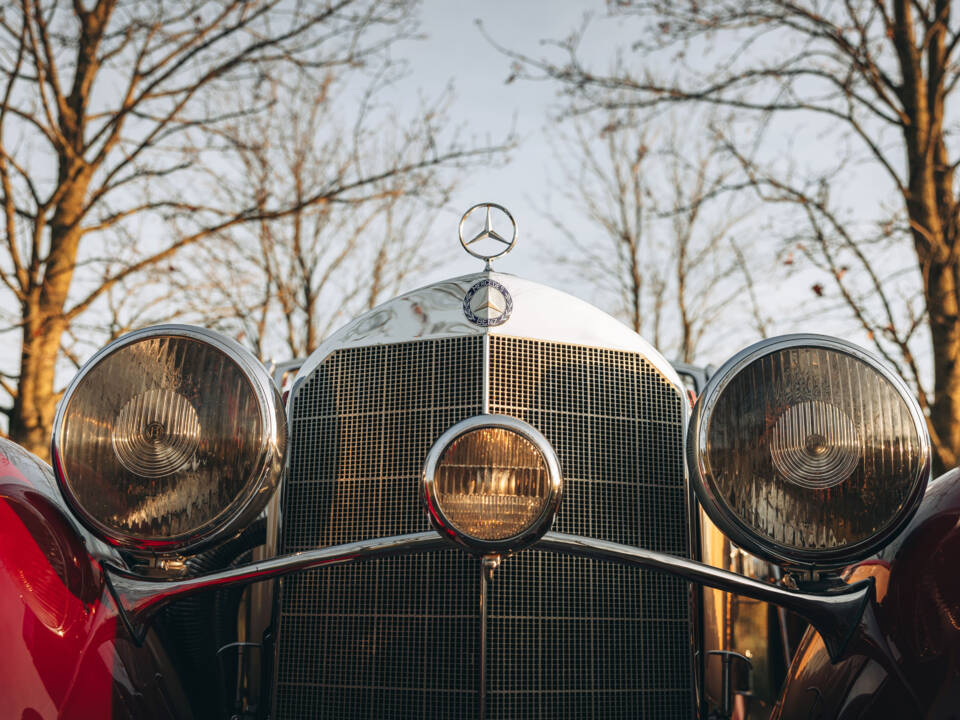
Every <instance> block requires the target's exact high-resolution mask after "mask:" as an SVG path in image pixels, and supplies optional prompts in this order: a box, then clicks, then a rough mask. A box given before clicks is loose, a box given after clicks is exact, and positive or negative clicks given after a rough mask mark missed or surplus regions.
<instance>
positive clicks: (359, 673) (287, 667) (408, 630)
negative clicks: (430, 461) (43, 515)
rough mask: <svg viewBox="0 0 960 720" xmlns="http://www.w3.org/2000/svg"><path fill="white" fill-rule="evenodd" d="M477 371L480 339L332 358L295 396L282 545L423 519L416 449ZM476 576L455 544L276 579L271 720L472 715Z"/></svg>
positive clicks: (381, 530)
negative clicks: (276, 629)
mask: <svg viewBox="0 0 960 720" xmlns="http://www.w3.org/2000/svg"><path fill="white" fill-rule="evenodd" d="M482 372H483V346H482V338H480V337H479V336H474V337H465V338H451V339H449V340H442V341H426V342H417V343H403V344H398V345H385V346H375V347H369V348H357V349H349V350H342V351H338V352H336V353H334V354H333V355H331V356H330V357H329V358H328V359H327V360H326V361H325V362H324V363H323V365H321V366H320V367H319V368H318V369H317V371H316V372H315V373H314V374H313V375H312V376H311V377H310V379H309V380H307V382H306V383H305V384H304V385H303V387H301V388H300V390H299V391H298V393H297V395H296V400H295V403H296V404H295V405H294V407H293V414H292V425H291V457H290V469H289V473H288V477H287V484H286V488H285V492H286V495H285V497H284V501H283V503H284V515H283V528H282V531H281V543H280V545H281V547H280V550H281V552H296V551H298V550H306V549H310V548H315V547H323V546H327V545H335V544H338V543H346V542H353V541H355V540H362V539H365V538H374V537H383V536H388V535H398V534H401V533H409V532H418V531H422V530H427V529H428V528H429V523H428V521H427V519H426V516H425V515H424V512H423V510H422V509H421V508H420V501H419V491H420V487H419V480H420V472H421V470H422V468H423V459H424V457H426V454H427V451H428V450H429V449H430V446H431V445H432V444H433V442H434V440H435V439H436V438H437V437H438V436H439V435H440V434H441V433H443V431H444V430H446V429H447V428H449V427H450V426H451V425H453V424H455V423H456V422H458V421H460V420H462V419H464V418H467V417H470V416H472V415H476V414H477V413H479V412H480V410H481V393H482V388H483V378H482ZM440 578H442V581H439V579H440ZM478 578H479V569H478V565H477V561H476V560H473V559H472V558H469V557H468V556H467V555H466V554H465V553H462V552H460V551H459V550H455V549H451V550H447V551H443V552H440V553H435V554H432V555H418V556H411V557H404V558H396V559H389V560H379V561H374V562H370V563H364V564H361V565H350V566H340V567H336V568H330V569H325V570H318V571H313V572H308V573H303V574H299V575H294V576H292V577H289V578H287V579H286V580H284V582H283V585H282V590H281V598H282V599H281V616H280V629H279V633H280V635H279V653H278V667H277V675H276V677H277V685H276V692H277V699H276V703H277V704H276V707H277V717H279V718H298V719H299V718H308V717H309V718H364V717H367V718H417V717H451V718H457V717H462V718H468V717H473V716H474V715H475V713H476V707H477V702H478V701H477V688H478V684H477V677H478V676H477V672H476V665H477V661H478V658H479V622H480V621H479V612H478V606H477V597H478V591H479V579H478Z"/></svg>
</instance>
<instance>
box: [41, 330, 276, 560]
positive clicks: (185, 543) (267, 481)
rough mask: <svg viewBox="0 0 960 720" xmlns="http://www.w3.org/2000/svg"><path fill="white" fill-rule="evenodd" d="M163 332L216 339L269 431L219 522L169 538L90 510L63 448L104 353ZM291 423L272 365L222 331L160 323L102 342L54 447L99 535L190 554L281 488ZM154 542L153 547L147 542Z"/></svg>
mask: <svg viewBox="0 0 960 720" xmlns="http://www.w3.org/2000/svg"><path fill="white" fill-rule="evenodd" d="M157 337H183V338H189V339H192V340H196V341H198V342H201V343H206V344H208V345H212V346H213V347H215V348H216V349H217V350H219V351H220V352H222V353H223V354H224V355H226V356H227V358H229V359H230V360H231V361H233V362H234V363H235V364H236V365H237V366H238V367H239V368H240V370H241V372H242V373H243V375H244V377H246V379H247V381H248V382H249V383H250V386H251V388H253V392H254V395H256V398H257V404H258V405H259V408H260V420H261V423H262V428H263V436H262V438H261V444H260V448H259V459H258V462H257V465H256V467H255V470H254V472H253V473H252V474H251V476H250V478H249V479H248V480H247V483H246V484H245V486H244V491H243V493H241V494H240V495H239V496H238V497H237V498H235V499H234V501H233V503H232V504H231V506H230V507H229V508H228V510H229V512H228V513H227V514H226V515H225V516H222V517H220V518H219V519H218V520H216V522H210V523H207V525H205V526H204V527H203V528H201V529H200V530H198V531H197V532H194V533H191V534H184V535H177V536H173V537H170V538H167V539H164V540H156V539H153V538H150V539H147V538H142V537H138V536H136V535H133V534H131V533H121V532H117V531H116V530H115V529H113V528H108V527H106V526H105V525H102V524H101V523H100V522H99V521H98V520H97V519H96V518H95V517H93V515H91V514H90V513H88V512H87V511H86V510H85V509H84V508H83V506H82V505H81V504H80V502H79V501H78V500H77V499H76V498H75V497H74V496H73V493H72V492H71V490H70V487H69V483H68V482H67V478H66V477H65V473H66V470H65V469H64V466H63V462H62V461H61V457H62V456H61V452H60V448H61V445H62V439H63V430H64V427H63V420H64V417H65V415H66V411H67V407H68V406H69V404H70V399H71V397H72V396H73V393H74V392H75V391H76V389H77V388H78V387H79V386H80V384H81V382H82V381H83V378H84V377H86V375H87V374H88V373H89V372H90V371H91V370H92V369H93V368H94V367H96V366H97V365H98V364H99V363H100V362H101V361H102V360H103V359H104V358H106V357H107V356H108V355H111V354H113V353H114V352H116V351H118V350H121V349H122V348H124V347H126V346H128V345H131V344H133V343H136V342H140V341H142V340H147V339H150V338H157ZM285 438H286V427H285V418H284V415H283V410H282V401H281V400H280V395H279V393H278V392H277V389H276V386H275V385H274V383H273V379H272V378H271V377H270V374H269V373H268V372H267V370H266V368H264V366H263V365H262V364H261V363H260V362H259V361H258V360H257V359H256V358H255V357H254V356H253V355H252V354H251V353H250V351H249V350H247V349H246V348H244V347H243V346H242V345H240V344H239V343H237V342H235V341H233V340H231V339H230V338H227V337H225V336H223V335H221V334H220V333H217V332H214V331H213V330H207V329H206V328H200V327H194V326H192V325H179V324H166V325H154V326H152V327H148V328H143V329H142V330H134V331H133V332H130V333H127V334H126V335H123V336H121V337H119V338H117V339H116V340H114V341H113V342H111V343H109V344H108V345H106V346H105V347H103V348H101V349H100V350H99V351H98V352H97V353H96V354H95V355H94V356H93V357H92V358H90V360H88V361H87V362H86V363H85V364H84V365H83V367H82V368H80V371H79V372H78V373H77V375H76V376H75V377H74V378H73V380H72V381H71V382H70V384H69V385H68V386H67V389H66V391H65V392H64V394H63V398H61V400H60V403H59V405H58V406H57V414H56V416H55V418H54V421H53V437H52V440H51V450H52V457H53V466H54V470H55V472H56V476H57V485H58V487H59V488H60V493H61V495H62V496H63V498H64V500H65V502H66V503H67V505H68V506H69V508H70V510H71V511H72V512H73V514H74V515H75V516H76V517H77V519H78V520H79V521H80V522H81V523H83V525H84V526H86V527H87V528H88V529H89V530H90V531H91V532H92V533H94V535H96V536H97V537H99V538H102V539H104V540H106V541H107V542H109V543H110V544H111V545H114V546H116V547H119V548H122V549H123V550H126V551H128V552H130V553H133V554H141V555H167V554H179V555H188V554H193V553H195V552H197V551H198V550H200V549H202V548H203V547H204V546H209V545H211V544H213V543H216V542H218V541H220V540H223V539H225V538H226V537H227V536H229V535H231V534H233V533H236V532H239V531H241V530H243V528H245V527H246V526H247V525H249V524H250V523H251V522H252V521H253V520H254V518H256V516H257V515H258V514H259V513H260V511H261V510H263V507H264V505H266V503H267V502H268V501H269V500H270V497H271V495H272V494H273V492H274V490H275V489H276V486H277V482H278V479H279V477H280V472H281V469H282V466H283V461H284V456H285V452H286V445H285ZM147 543H149V547H147Z"/></svg>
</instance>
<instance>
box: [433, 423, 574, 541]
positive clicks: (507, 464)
mask: <svg viewBox="0 0 960 720" xmlns="http://www.w3.org/2000/svg"><path fill="white" fill-rule="evenodd" d="M562 489H563V480H562V477H561V475H560V463H559V461H558V460H557V455H556V453H555V452H554V451H553V448H552V447H551V446H550V443H549V442H548V441H547V439H546V438H545V437H544V436H543V435H541V434H540V433H539V432H538V431H537V430H536V429H535V428H533V427H532V426H530V425H528V424H527V423H525V422H523V421H521V420H517V419H516V418H512V417H508V416H506V415H478V416H476V417H472V418H468V419H467V420H464V421H462V422H460V423H458V424H456V425H454V426H453V427H452V428H450V429H449V430H447V431H446V432H445V433H444V434H443V435H441V436H440V438H439V439H438V440H437V441H436V443H434V445H433V447H432V448H431V449H430V452H429V453H428V455H427V460H426V463H425V465H424V470H423V500H424V504H425V505H426V509H427V514H428V515H429V516H430V520H431V522H432V523H433V526H434V528H436V530H437V531H438V532H440V533H441V534H442V535H444V536H445V537H448V538H450V539H451V540H453V541H454V542H456V543H457V544H459V545H461V546H463V547H465V548H467V549H468V550H470V551H472V552H476V553H480V554H483V553H503V552H510V551H514V550H520V549H522V548H524V547H526V546H528V545H530V544H531V543H533V542H535V541H536V540H538V539H540V538H541V537H542V536H543V534H544V533H545V532H546V531H547V530H548V529H549V528H550V525H551V524H552V523H553V518H554V516H555V515H556V513H557V508H558V507H559V505H560V497H561V493H562Z"/></svg>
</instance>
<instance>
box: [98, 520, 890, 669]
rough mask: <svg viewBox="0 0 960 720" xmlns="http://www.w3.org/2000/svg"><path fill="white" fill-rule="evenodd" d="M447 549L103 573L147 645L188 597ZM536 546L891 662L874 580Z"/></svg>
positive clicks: (431, 546)
mask: <svg viewBox="0 0 960 720" xmlns="http://www.w3.org/2000/svg"><path fill="white" fill-rule="evenodd" d="M449 547H450V544H449V542H448V541H447V540H446V539H445V538H443V537H441V536H440V535H438V534H437V533H435V532H420V533H412V534H409V535H397V536H394V537H388V538H378V539H375V540H363V541H360V542H354V543H348V544H345V545H335V546H331V547H325V548H320V549H317V550H308V551H304V552H300V553H296V554H293V555H285V556H282V557H277V558H272V559H270V560H264V561H262V562H258V563H253V564H251V565H246V566H242V567H237V568H230V569H228V570H222V571H220V572H216V573H210V574H208V575H201V576H197V577H191V578H185V579H180V580H169V579H163V578H148V577H143V576H141V575H137V574H135V573H132V572H130V571H128V570H124V569H121V568H118V567H116V566H114V565H111V564H109V563H104V564H103V569H104V577H105V581H106V584H107V587H108V588H109V590H110V592H111V594H112V595H113V597H114V599H115V600H116V602H117V606H118V608H119V614H120V616H121V618H122V620H123V622H124V624H125V625H126V626H127V628H128V629H129V631H130V633H131V635H132V636H133V638H134V640H135V641H136V642H138V643H142V642H143V639H144V637H145V635H146V631H147V628H148V626H149V624H150V621H151V620H152V618H153V617H154V616H155V615H156V613H157V612H159V611H160V610H161V609H163V608H164V607H166V606H167V605H169V604H170V603H172V602H174V601H175V600H179V599H180V598H183V597H186V596H188V595H193V594H195V593H198V592H203V591H205V590H215V589H224V588H227V587H236V586H238V585H246V584H250V583H254V582H260V581H262V580H272V579H275V578H280V577H283V576H284V575H289V574H291V573H294V572H302V571H304V570H311V569H314V568H320V567H329V566H333V565H343V564H346V563H352V562H361V561H366V560H375V559H378V558H384V557H390V556H396V555H409V554H413V553H420V552H428V551H431V550H445V549H448V548H449ZM533 547H534V548H536V549H537V550H545V551H548V552H557V553H562V554H567V555H579V556H582V557H590V558H594V559H596V560H602V561H606V562H615V563H619V564H621V565H633V566H636V567H642V568H645V569H647V570H653V571H655V572H665V573H668V574H670V575H675V576H678V577H681V578H683V579H684V580H687V581H688V582H692V583H697V584H700V585H706V586H707V587H712V588H716V589H718V590H724V591H727V592H732V593H736V594H738V595H743V596H745V597H749V598H753V599H755V600H761V601H763V602H769V603H772V604H774V605H778V606H781V607H785V608H787V609H788V610H792V611H793V612H795V613H797V614H798V615H800V616H801V617H803V618H804V619H805V620H807V621H808V622H809V623H810V624H811V625H812V626H813V627H814V628H815V629H816V630H817V632H819V633H820V636H821V638H822V639H823V642H824V645H825V646H826V648H827V652H828V653H829V654H830V659H831V660H832V661H834V662H837V661H838V660H840V659H841V658H842V657H843V656H844V651H845V649H846V648H847V646H848V645H849V644H850V641H851V639H852V638H854V637H855V636H857V637H859V638H860V640H861V642H860V643H858V651H859V650H863V649H864V648H870V649H873V652H871V653H870V654H871V655H873V656H876V654H877V651H879V652H880V654H881V655H883V656H886V657H889V650H887V649H886V643H885V642H884V641H883V639H882V636H880V634H879V631H878V630H877V625H876V619H875V618H874V617H873V612H872V603H871V602H870V601H871V599H872V598H873V580H872V579H868V580H864V581H862V582H858V583H855V584H852V585H843V586H840V587H838V588H836V589H834V590H830V591H826V592H823V593H807V592H801V591H797V590H790V589H787V588H785V587H780V586H778V585H774V584H772V583H767V582H762V581H760V580H753V579H751V578H747V577H743V576H742V575H738V574H736V573H732V572H729V571H727V570H721V569H719V568H715V567H712V566H710V565H705V564H703V563H699V562H696V561H694V560H688V559H686V558H683V557H677V556H674V555H668V554H666V553H661V552H655V551H653V550H644V549H642V548H636V547H631V546H628V545H620V544H618V543H612V542H607V541H604V540H597V539H594V538H585V537H579V536H576V535H566V534H563V533H556V532H549V533H547V534H546V535H544V536H543V538H542V539H541V540H540V541H539V542H537V543H536V544H535V545H533ZM864 643H865V644H864Z"/></svg>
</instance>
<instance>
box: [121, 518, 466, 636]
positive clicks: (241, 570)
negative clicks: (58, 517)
mask: <svg viewBox="0 0 960 720" xmlns="http://www.w3.org/2000/svg"><path fill="white" fill-rule="evenodd" d="M449 547H450V545H449V543H448V541H447V540H445V539H444V538H442V537H441V536H440V535H438V534H437V533H435V532H430V531H428V532H420V533H411V534H410V535H397V536H395V537H388V538H378V539H376V540H361V541H359V542H354V543H348V544H346V545H334V546H331V547H325V548H320V549H318V550H308V551H305V552H299V553H295V554H293V555H283V556H281V557H277V558H271V559H269V560H264V561H262V562H258V563H253V564H251V565H244V566H241V567H236V568H230V569H229V570H221V571H220V572H215V573H210V574H209V575H200V576H198V577H191V578H185V579H183V580H166V579H162V578H145V577H143V576H140V575H136V574H134V573H131V572H129V571H127V570H123V569H120V568H117V567H115V566H113V565H110V564H106V563H105V564H104V565H103V568H104V571H105V572H104V577H105V579H106V581H107V586H108V587H109V589H110V592H111V593H112V594H113V596H114V599H116V601H117V605H118V606H119V608H120V615H121V617H122V619H123V621H124V623H125V624H126V625H127V628H128V629H129V630H130V633H131V634H132V635H133V637H134V639H135V640H137V642H142V641H143V638H144V635H145V633H146V628H147V626H148V625H149V623H150V620H151V619H152V618H153V616H154V615H155V614H156V613H157V612H158V611H159V610H161V609H162V608H164V607H166V606H167V605H169V604H170V603H172V602H173V601H174V600H179V599H180V598H183V597H186V596H188V595H193V594H194V593H198V592H202V591H204V590H215V589H222V588H228V587H234V586H236V585H246V584H250V583H255V582H260V581H261V580H270V579H272V578H277V577H282V576H283V575H289V574H290V573H294V572H300V571H303V570H311V569H313V568H319V567H330V566H333V565H343V564H345V563H352V562H360V561H364V560H375V559H377V558H383V557H390V556H392V555H407V554H411V553H419V552H427V551H430V550H445V549H447V548H449Z"/></svg>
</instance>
